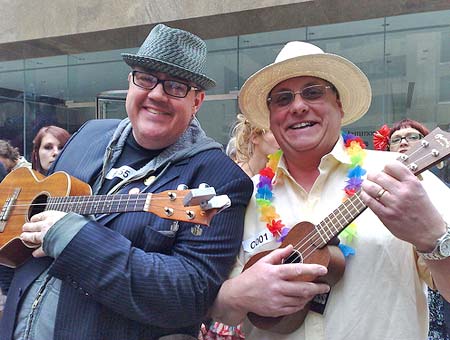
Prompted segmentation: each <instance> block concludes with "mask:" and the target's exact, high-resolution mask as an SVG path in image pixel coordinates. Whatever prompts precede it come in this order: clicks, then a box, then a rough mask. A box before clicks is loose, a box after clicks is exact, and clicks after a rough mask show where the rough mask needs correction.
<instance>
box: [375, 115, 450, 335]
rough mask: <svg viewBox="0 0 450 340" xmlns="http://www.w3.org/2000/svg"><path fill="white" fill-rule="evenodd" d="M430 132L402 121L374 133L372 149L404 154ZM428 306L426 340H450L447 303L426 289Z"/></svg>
mask: <svg viewBox="0 0 450 340" xmlns="http://www.w3.org/2000/svg"><path fill="white" fill-rule="evenodd" d="M429 133H430V131H429V130H428V129H427V128H426V127H425V126H424V125H423V124H421V123H419V122H417V121H415V120H412V119H403V120H401V121H399V122H396V123H394V124H393V126H392V129H389V127H387V126H386V125H384V126H383V127H382V128H381V129H379V130H378V131H376V132H375V134H374V138H373V144H374V148H375V149H377V150H383V151H394V152H400V153H405V152H407V151H408V150H409V149H410V148H411V147H413V146H415V145H416V144H417V143H419V142H420V140H421V139H422V138H424V137H425V136H426V135H428V134H429ZM428 305H429V310H430V315H429V316H430V325H429V332H428V340H450V332H449V328H450V324H447V323H446V322H445V320H446V319H449V317H448V316H447V315H446V313H448V312H447V311H448V310H449V309H450V308H449V303H448V302H446V301H445V300H444V299H443V298H442V296H441V295H440V294H439V293H438V292H437V291H434V290H432V289H428Z"/></svg>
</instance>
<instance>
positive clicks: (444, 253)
mask: <svg viewBox="0 0 450 340" xmlns="http://www.w3.org/2000/svg"><path fill="white" fill-rule="evenodd" d="M445 225H446V226H447V232H446V233H445V234H444V235H442V236H441V237H440V238H439V239H438V240H437V242H436V247H434V249H433V251H432V252H430V253H422V252H420V251H417V253H418V254H419V255H420V256H421V257H422V258H424V259H425V260H443V259H446V258H447V257H450V228H449V226H448V224H447V223H445Z"/></svg>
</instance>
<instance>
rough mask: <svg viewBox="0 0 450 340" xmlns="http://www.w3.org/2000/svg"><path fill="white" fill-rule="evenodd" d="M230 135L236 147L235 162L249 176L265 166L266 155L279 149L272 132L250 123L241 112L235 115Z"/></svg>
mask: <svg viewBox="0 0 450 340" xmlns="http://www.w3.org/2000/svg"><path fill="white" fill-rule="evenodd" d="M231 135H232V139H231V140H234V145H235V149H236V154H235V162H236V163H237V164H238V165H239V166H240V167H241V168H242V170H244V171H245V173H246V174H247V175H248V176H249V177H253V176H255V175H256V174H257V173H258V172H259V171H260V170H261V169H262V168H264V167H265V166H266V163H267V155H270V154H271V153H274V152H275V151H277V150H278V149H279V146H278V143H277V141H276V140H275V137H274V136H273V134H272V132H270V131H267V130H263V129H260V128H257V127H255V126H253V125H251V124H250V122H249V121H248V120H247V119H246V118H245V117H244V115H242V114H238V115H237V122H236V124H235V126H234V128H233V130H232V133H231Z"/></svg>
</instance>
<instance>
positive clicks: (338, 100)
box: [336, 98, 344, 118]
mask: <svg viewBox="0 0 450 340" xmlns="http://www.w3.org/2000/svg"><path fill="white" fill-rule="evenodd" d="M336 104H337V106H338V108H339V111H340V112H341V118H343V117H344V110H343V109H342V103H341V100H340V99H339V98H336Z"/></svg>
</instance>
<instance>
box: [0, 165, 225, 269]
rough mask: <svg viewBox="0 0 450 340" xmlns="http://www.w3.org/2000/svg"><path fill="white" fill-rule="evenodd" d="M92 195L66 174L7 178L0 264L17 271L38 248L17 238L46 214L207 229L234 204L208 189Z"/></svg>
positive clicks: (2, 187)
mask: <svg viewBox="0 0 450 340" xmlns="http://www.w3.org/2000/svg"><path fill="white" fill-rule="evenodd" d="M91 194H92V189H91V187H90V186H89V185H88V184H86V183H84V182H82V181H80V180H79V179H77V178H75V177H72V176H69V175H68V174H67V173H65V172H55V173H54V174H52V175H50V176H48V177H44V176H43V175H41V174H40V173H38V172H36V171H34V170H31V169H28V168H18V169H16V170H14V171H12V172H11V173H9V174H8V175H7V176H6V177H5V178H4V180H3V181H2V182H1V183H0V264H2V265H5V266H8V267H11V268H15V267H18V266H20V265H21V264H22V263H23V262H25V261H26V260H27V259H28V258H29V257H30V256H31V253H32V252H33V251H34V249H36V248H37V247H39V245H35V244H26V243H24V242H22V240H21V239H20V238H19V236H20V234H21V233H22V226H23V224H24V223H25V222H28V221H29V220H30V218H31V217H32V216H33V215H36V214H38V213H40V212H43V211H46V210H57V211H63V212H74V213H77V214H80V215H91V214H102V213H105V214H111V213H117V212H130V211H146V212H150V213H153V214H155V215H157V216H159V217H161V218H164V219H169V220H177V221H182V222H190V223H196V224H201V225H205V226H207V225H209V223H210V221H211V219H212V218H213V216H214V215H215V214H216V213H218V212H219V211H221V210H223V209H225V208H227V207H229V206H230V204H231V203H230V199H229V198H228V196H226V195H221V196H216V192H215V190H214V188H212V187H208V186H207V185H202V186H201V187H199V188H198V189H192V190H168V191H164V192H160V193H141V194H134V195H131V194H118V195H97V196H91Z"/></svg>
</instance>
